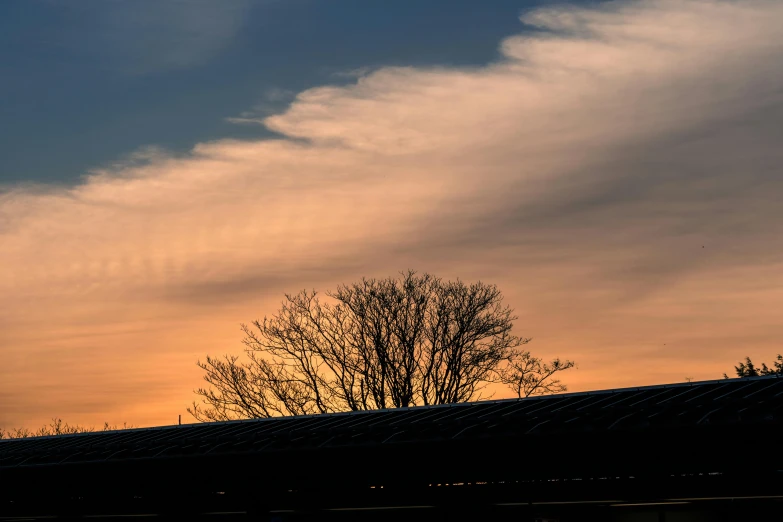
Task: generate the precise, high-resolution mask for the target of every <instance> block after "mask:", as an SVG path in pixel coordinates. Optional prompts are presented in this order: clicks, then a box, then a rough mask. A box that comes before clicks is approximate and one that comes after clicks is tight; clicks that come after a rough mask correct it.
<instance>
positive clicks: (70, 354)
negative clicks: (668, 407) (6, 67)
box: [0, 0, 783, 424]
mask: <svg viewBox="0 0 783 522" xmlns="http://www.w3.org/2000/svg"><path fill="white" fill-rule="evenodd" d="M522 21H523V22H524V23H526V24H530V25H535V26H538V27H540V28H543V29H545V31H539V32H532V33H525V34H522V35H519V36H516V37H513V38H509V39H507V40H505V41H504V42H503V43H502V51H503V59H501V60H499V61H498V62H496V63H493V64H490V65H487V66H485V67H478V68H404V67H394V68H381V69H379V70H376V71H374V72H372V73H369V74H367V75H364V76H362V77H360V78H359V79H358V80H357V82H356V83H355V84H351V85H348V86H339V87H338V86H326V87H319V88H315V89H310V90H308V91H305V92H302V93H300V94H298V95H297V96H296V98H295V99H294V100H293V102H292V103H291V104H290V105H289V106H288V107H287V108H285V110H284V111H283V112H280V113H278V114H274V115H271V116H267V117H265V118H263V120H262V121H263V123H264V124H265V125H266V126H267V127H269V128H270V129H271V130H273V131H276V132H278V133H280V134H282V135H283V136H284V139H276V140H269V141H229V140H226V141H216V142H212V143H203V144H199V145H197V146H196V147H195V148H194V149H193V151H192V153H191V154H189V155H187V156H185V157H173V156H168V155H166V154H165V153H162V152H160V151H156V152H154V154H152V155H149V154H148V155H147V156H146V157H145V158H144V161H141V162H135V163H134V162H126V163H121V164H118V165H116V166H113V167H111V168H106V169H103V170H100V171H96V172H93V173H91V175H90V176H89V177H88V178H86V180H85V182H84V183H83V184H81V185H79V186H77V187H73V188H69V189H62V188H51V189H39V190H34V191H33V190H29V189H22V188H19V189H13V190H10V191H7V192H5V193H3V194H0V234H2V235H0V243H1V244H2V249H0V262H2V266H3V267H5V270H4V271H2V272H0V292H2V294H3V295H4V297H5V298H4V299H3V300H2V301H1V302H0V346H2V349H3V353H4V356H5V357H6V359H7V361H8V363H7V364H5V365H4V367H3V369H2V370H0V371H1V372H2V377H1V378H0V383H1V384H0V396H4V397H11V404H12V406H10V407H6V406H4V408H3V409H2V410H0V424H3V423H6V424H7V423H11V424H19V423H22V422H29V423H31V424H34V423H36V422H38V421H39V420H42V419H43V420H45V419H46V418H47V417H49V416H51V415H54V414H57V415H63V416H65V415H67V414H68V412H69V411H71V412H78V413H79V415H83V416H84V417H82V418H78V419H74V420H75V421H79V422H81V421H85V422H89V421H94V422H100V421H101V420H102V419H103V417H104V416H105V414H106V412H108V411H109V410H111V411H116V412H120V413H121V414H125V415H126V417H127V418H126V417H123V418H121V419H117V420H123V421H124V420H127V421H129V422H132V423H134V424H144V423H157V422H165V421H166V420H167V419H170V418H171V419H173V418H175V417H174V415H175V414H176V413H177V412H180V411H181V410H182V407H183V406H184V405H185V404H186V403H187V402H188V400H189V399H190V396H191V395H190V390H191V389H192V388H193V387H194V386H196V385H197V382H198V373H197V369H196V368H195V366H193V364H192V363H193V361H194V360H195V359H196V358H197V357H199V356H202V355H203V354H204V353H206V352H210V353H219V352H224V351H229V350H231V351H238V350H239V349H240V346H239V343H238V341H239V332H238V330H237V327H236V325H237V323H239V322H242V321H245V322H246V321H249V320H252V319H254V318H256V317H258V316H261V315H263V314H264V313H270V312H272V311H274V310H275V304H276V303H277V302H278V301H279V298H280V296H281V293H282V292H284V291H297V290H299V289H301V288H304V287H313V286H315V287H318V288H329V287H332V286H333V285H334V284H335V283H338V282H347V281H351V280H353V279H356V278H359V277H361V276H363V275H369V276H372V275H380V276H385V275H390V274H393V273H394V272H396V271H397V270H400V269H405V268H408V267H413V268H419V269H423V270H432V271H435V272H437V273H439V274H441V275H443V276H445V277H456V276H459V277H462V278H464V279H474V278H482V279H484V280H487V281H491V282H496V283H498V284H499V285H500V286H501V288H502V289H503V290H504V291H505V293H506V294H507V296H508V301H509V303H510V304H511V305H512V306H514V307H515V308H516V309H517V310H518V312H519V313H520V315H521V319H520V322H519V327H520V333H522V334H524V335H530V336H532V337H534V338H535V341H534V344H533V345H531V348H535V349H536V350H537V351H538V352H539V353H542V354H545V355H546V354H555V353H557V354H560V355H562V356H567V357H571V358H575V359H577V360H579V361H580V362H581V369H580V370H579V371H578V372H577V373H575V374H574V375H572V376H570V382H571V383H572V384H573V386H574V388H575V389H580V388H581V389H584V388H586V387H594V386H613V385H625V384H642V383H650V382H656V381H661V380H681V379H683V378H684V377H685V376H686V375H687V376H689V377H695V378H711V377H717V376H719V375H720V373H721V372H722V371H723V370H724V369H727V368H728V366H729V365H730V364H731V362H732V361H733V360H735V359H736V358H738V357H740V356H742V355H744V354H745V353H749V354H751V355H754V354H757V355H759V356H761V355H766V353H770V354H771V352H772V351H773V350H775V349H777V347H778V339H779V338H780V336H781V334H783V331H782V330H781V326H780V322H779V318H778V317H777V315H776V313H775V312H774V311H775V310H778V309H779V306H776V305H779V303H780V302H781V299H783V280H781V279H780V275H779V274H780V273H783V272H782V271H781V268H783V248H781V246H780V243H779V240H778V239H779V238H780V237H781V233H783V210H781V206H780V205H779V200H780V196H781V194H783V175H781V174H783V172H781V165H783V151H781V149H780V147H779V142H780V137H781V136H780V127H779V121H780V119H781V116H783V96H782V95H781V92H783V89H782V88H783V65H782V64H783V60H782V59H781V58H783V41H782V40H781V39H780V38H779V37H778V32H779V26H780V24H781V22H783V5H781V4H780V3H779V2H772V1H763V0H755V1H748V2H743V3H737V2H728V1H727V2H718V1H696V2H687V3H684V2H674V1H650V2H634V3H604V4H600V5H599V6H596V7H590V8H576V7H562V8H546V9H541V10H537V11H534V12H531V13H527V14H526V15H524V16H523V18H522ZM257 115H258V113H257V112H254V113H252V114H251V115H248V117H252V118H255V117H256V116H257ZM240 117H244V116H240ZM96 332H100V336H98V337H96V336H95V333H96ZM765 350H766V351H765ZM641 360H645V361H651V362H650V364H640V361H641ZM655 361H660V362H666V363H669V364H668V365H657V364H653V362H655ZM153 368H154V370H152V369H153ZM85 382H88V383H90V389H91V390H95V391H89V390H87V389H85V388H83V386H84V384H83V383H85ZM43 383H47V384H46V385H44V384H43ZM55 389H56V390H58V392H57V394H56V395H55V392H54V390H55ZM129 390H131V391H130V392H129ZM133 390H136V391H138V393H136V392H135V391H133ZM88 397H89V400H98V401H99V402H101V404H102V406H100V407H98V406H96V408H95V409H94V410H93V411H94V412H95V413H94V415H93V416H89V415H88V414H87V413H86V412H81V411H80V410H77V408H78V404H79V403H80V402H84V401H87V400H88V399H87V398H88ZM55 406H56V408H57V411H54V408H55ZM47 408H48V409H47ZM101 408H104V411H98V410H100V409H101ZM71 418H72V417H69V420H70V419H71ZM92 419H94V420H92ZM111 420H113V419H111Z"/></svg>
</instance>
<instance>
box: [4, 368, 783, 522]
mask: <svg viewBox="0 0 783 522" xmlns="http://www.w3.org/2000/svg"><path fill="white" fill-rule="evenodd" d="M781 442H783V378H778V377H759V378H746V379H727V380H719V381H708V382H690V383H682V384H672V385H661V386H646V387H640V388H626V389H618V390H606V391H595V392H587V393H569V394H562V395H553V396H546V397H536V398H527V399H512V400H499V401H485V402H475V403H464V404H455V405H447V406H434V407H416V408H405V409H395V410H381V411H369V412H353V413H340V414H330V415H316V416H305V417H287V418H274V419H258V420H248V421H236V422H221V423H210V424H194V425H177V426H167V427H160V428H145V429H133V430H126V431H115V432H101V433H88V434H77V435H65V436H57V437H39V438H31V439H20V440H2V441H0V516H2V517H16V516H18V517H32V519H35V518H41V517H45V516H60V517H81V516H85V515H89V516H93V517H94V518H92V520H99V519H100V518H104V519H107V520H108V519H110V518H111V517H112V516H119V515H145V514H146V515H156V516H158V517H159V518H160V517H163V518H166V517H168V518H172V519H174V518H178V519H179V518H182V517H187V518H188V519H190V520H200V519H203V520H215V521H217V520H237V521H239V520H270V521H271V520H279V521H288V520H406V521H414V520H427V521H436V520H437V521H439V520H482V521H483V520H517V521H529V522H533V521H536V520H538V521H558V522H576V521H599V520H600V521H618V522H621V521H628V522H631V521H639V522H647V521H649V522H661V521H665V522H686V521H699V522H706V521H750V520H765V521H766V520H770V521H771V520H783V510H782V508H783V464H781V461H780V447H781ZM98 516H100V517H98Z"/></svg>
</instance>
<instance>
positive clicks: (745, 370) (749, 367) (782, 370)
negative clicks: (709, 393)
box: [723, 354, 783, 379]
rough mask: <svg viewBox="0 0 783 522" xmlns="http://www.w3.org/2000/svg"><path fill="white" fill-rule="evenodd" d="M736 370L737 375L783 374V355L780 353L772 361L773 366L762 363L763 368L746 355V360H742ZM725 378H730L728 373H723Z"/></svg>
mask: <svg viewBox="0 0 783 522" xmlns="http://www.w3.org/2000/svg"><path fill="white" fill-rule="evenodd" d="M734 371H735V372H736V374H737V377H759V376H761V375H783V355H781V354H778V357H777V359H775V360H774V361H773V362H772V368H770V367H768V366H767V365H766V364H765V363H761V368H758V367H757V366H756V365H755V364H753V361H752V360H751V359H750V357H745V362H740V363H739V364H738V365H737V366H735V367H734ZM723 378H724V379H728V378H729V376H728V375H727V374H725V373H724V374H723Z"/></svg>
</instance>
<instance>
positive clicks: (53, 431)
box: [0, 418, 133, 439]
mask: <svg viewBox="0 0 783 522" xmlns="http://www.w3.org/2000/svg"><path fill="white" fill-rule="evenodd" d="M130 428H133V426H132V425H130V424H127V423H123V424H122V426H119V425H116V424H115V425H111V424H109V423H108V422H104V423H103V429H102V430H100V431H112V430H125V429H130ZM93 431H98V430H96V429H95V427H93V426H79V425H78V424H74V425H71V424H68V423H67V422H63V420H62V419H60V418H54V419H52V422H51V423H50V424H48V425H45V426H42V427H40V428H38V429H37V430H30V429H28V428H14V429H11V430H5V429H3V428H0V439H23V438H26V437H46V436H48V435H68V434H71V433H90V432H93Z"/></svg>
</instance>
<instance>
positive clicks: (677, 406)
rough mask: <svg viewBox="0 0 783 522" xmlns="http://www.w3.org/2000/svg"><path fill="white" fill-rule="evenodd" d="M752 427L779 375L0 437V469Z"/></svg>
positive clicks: (772, 403)
mask: <svg viewBox="0 0 783 522" xmlns="http://www.w3.org/2000/svg"><path fill="white" fill-rule="evenodd" d="M759 424H762V425H776V426H780V425H783V379H782V378H777V377H760V378H749V379H747V378H746V379H728V380H719V381H706V382H694V383H682V384H671V385H659V386H647V387H641V388H625V389H616V390H604V391H594V392H585V393H569V394H561V395H550V396H544V397H535V398H527V399H510V400H499V401H484V402H474V403H463V404H454V405H445V406H431V407H414V408H401V409H394V410H380V411H366V412H350V413H337V414H326V415H312V416H303V417H281V418H271V419H253V420H247V421H234V422H221V423H206V424H191V425H182V426H168V427H159V428H143V429H133V430H123V431H113V432H97V433H87V434H75V435H61V436H55V437H36V438H29V439H17V440H0V469H2V468H6V469H7V468H17V469H18V468H20V467H38V466H52V465H57V464H64V463H91V462H118V461H129V460H139V459H164V458H167V457H187V456H202V455H210V456H211V455H242V454H253V455H258V454H260V453H268V452H283V451H299V450H314V449H322V448H323V449H328V448H341V449H349V448H358V447H364V448H368V447H387V446H392V445H403V444H420V443H429V444H433V443H434V444H437V443H439V442H442V441H463V442H468V441H471V440H475V441H477V442H478V441H484V442H486V441H492V440H515V439H518V438H520V437H526V436H534V435H535V436H544V437H548V436H558V437H563V436H566V437H571V436H576V435H578V434H584V435H587V434H591V435H597V434H601V433H606V434H609V433H613V434H616V433H618V432H625V433H639V432H643V433H645V434H654V433H656V432H670V431H671V430H682V429H686V428H693V427H697V426H699V427H704V426H712V427H716V426H734V427H736V426H739V425H747V426H750V425H759Z"/></svg>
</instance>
